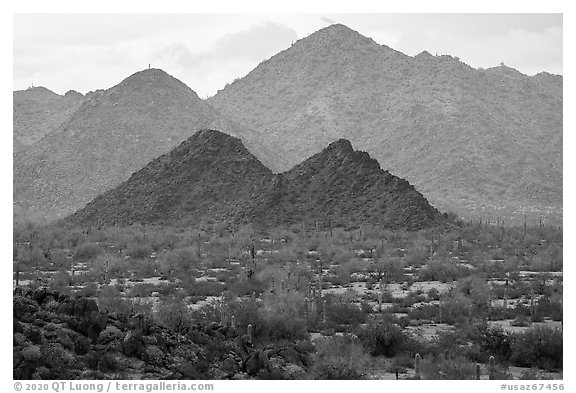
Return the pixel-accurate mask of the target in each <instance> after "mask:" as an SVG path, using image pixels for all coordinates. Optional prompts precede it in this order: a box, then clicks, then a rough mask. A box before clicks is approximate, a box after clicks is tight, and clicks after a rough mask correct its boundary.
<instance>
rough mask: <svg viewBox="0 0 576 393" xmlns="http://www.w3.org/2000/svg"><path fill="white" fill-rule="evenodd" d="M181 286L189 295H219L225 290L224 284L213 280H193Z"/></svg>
mask: <svg viewBox="0 0 576 393" xmlns="http://www.w3.org/2000/svg"><path fill="white" fill-rule="evenodd" d="M182 286H183V287H184V290H185V292H186V294H187V295H189V296H219V295H221V294H222V292H224V290H226V286H225V285H224V284H222V283H220V282H215V281H195V282H191V283H189V285H185V283H183V284H182Z"/></svg>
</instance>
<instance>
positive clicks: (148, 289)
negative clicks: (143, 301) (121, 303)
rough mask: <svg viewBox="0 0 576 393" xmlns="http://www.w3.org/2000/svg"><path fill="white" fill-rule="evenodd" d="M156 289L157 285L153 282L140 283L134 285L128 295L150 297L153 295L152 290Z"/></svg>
mask: <svg viewBox="0 0 576 393" xmlns="http://www.w3.org/2000/svg"><path fill="white" fill-rule="evenodd" d="M154 291H156V285H154V284H151V283H140V284H136V285H134V286H133V287H132V288H130V290H129V291H128V296H130V297H148V296H151V295H152V292H154Z"/></svg>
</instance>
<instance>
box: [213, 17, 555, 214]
mask: <svg viewBox="0 0 576 393" xmlns="http://www.w3.org/2000/svg"><path fill="white" fill-rule="evenodd" d="M208 102H209V103H210V104H211V105H213V106H214V107H215V108H217V109H218V110H220V111H221V112H222V113H225V114H227V115H228V116H229V117H231V118H234V119H236V120H237V121H238V122H239V123H240V124H242V125H243V126H244V127H245V129H246V130H248V131H247V133H246V135H251V137H252V138H253V139H254V140H258V141H259V142H260V143H261V144H263V145H264V146H266V147H267V148H268V149H270V150H272V151H276V152H278V156H279V157H281V159H282V161H284V162H285V164H280V165H277V166H276V167H272V169H274V170H275V171H278V172H281V171H285V170H287V169H289V168H290V167H291V166H293V165H295V164H297V163H299V162H301V161H302V160H304V159H305V158H306V157H309V156H311V155H313V154H315V153H317V152H319V151H321V150H322V149H323V147H324V146H326V145H327V144H328V143H329V142H330V141H333V140H335V139H338V138H345V139H348V140H350V141H351V142H352V143H353V144H354V145H355V146H357V147H358V148H360V149H362V150H365V151H367V152H368V153H370V154H371V156H373V157H374V158H376V159H377V160H378V161H379V162H380V163H382V165H384V166H385V167H386V168H387V169H389V170H390V171H391V172H393V173H396V174H397V175H399V176H401V177H403V178H406V179H407V180H409V181H410V182H411V183H412V184H414V185H415V186H416V187H417V188H418V189H419V190H420V191H421V192H423V193H424V194H425V195H426V196H427V197H428V198H429V199H430V200H431V201H432V202H433V204H434V205H436V206H438V207H440V208H442V209H443V210H454V211H457V212H458V213H459V214H461V215H464V217H470V218H476V219H477V218H479V217H481V216H483V217H484V220H486V219H490V218H492V219H496V217H497V216H500V217H508V218H509V219H513V218H518V217H523V214H525V213H526V214H528V215H534V214H545V215H548V214H550V213H552V214H553V213H554V212H555V213H556V214H561V210H562V77H561V76H550V77H543V76H542V75H540V74H538V75H536V76H533V77H530V76H526V75H523V74H521V73H519V72H518V71H516V70H513V69H511V68H509V67H505V66H499V67H495V68H493V69H487V70H480V69H474V68H471V67H470V66H468V65H466V64H464V63H462V62H461V61H460V60H459V59H458V58H456V57H452V56H448V55H442V56H433V55H431V54H430V53H428V52H422V53H420V54H419V55H417V56H415V57H411V56H407V55H405V54H403V53H401V52H398V51H395V50H394V49H391V48H389V47H387V46H385V45H379V44H377V43H376V42H374V41H373V40H372V39H370V38H367V37H364V36H362V35H361V34H359V33H357V32H355V31H353V30H351V29H349V28H347V27H346V26H343V25H332V26H329V27H327V28H324V29H322V30H319V31H317V32H315V33H313V34H311V35H310V36H308V37H306V38H303V39H301V40H299V41H297V42H295V43H294V44H293V45H292V46H291V47H290V48H288V49H286V50H284V51H282V52H280V53H278V54H277V55H275V56H273V57H272V58H270V59H268V60H266V61H264V62H263V63H261V64H260V65H258V66H257V67H256V68H255V69H254V70H253V71H251V72H250V73H249V74H248V75H246V76H245V77H244V78H242V79H240V80H237V81H235V82H234V83H231V84H230V85H228V86H227V87H226V88H224V89H223V90H221V91H219V92H218V93H217V94H216V95H215V96H214V97H211V98H210V99H208Z"/></svg>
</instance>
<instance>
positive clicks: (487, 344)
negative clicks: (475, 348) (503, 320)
mask: <svg viewBox="0 0 576 393" xmlns="http://www.w3.org/2000/svg"><path fill="white" fill-rule="evenodd" d="M479 343H480V347H481V348H482V351H483V352H484V353H485V354H486V356H488V357H489V356H494V357H495V359H496V360H497V361H499V362H504V361H507V360H508V359H509V358H510V355H511V353H512V337H511V336H510V334H509V333H508V332H506V331H505V330H504V329H502V328H501V327H499V326H493V327H488V326H486V327H485V328H484V329H482V331H481V332H480V342H479Z"/></svg>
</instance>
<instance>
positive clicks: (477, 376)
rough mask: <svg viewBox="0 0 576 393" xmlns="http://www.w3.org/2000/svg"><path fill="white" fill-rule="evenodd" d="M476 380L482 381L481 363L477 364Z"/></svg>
mask: <svg viewBox="0 0 576 393" xmlns="http://www.w3.org/2000/svg"><path fill="white" fill-rule="evenodd" d="M476 380H478V381H479V380H480V363H476Z"/></svg>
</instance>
